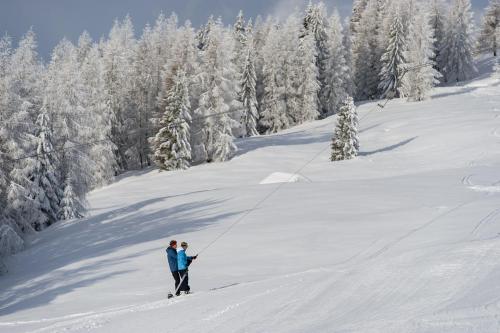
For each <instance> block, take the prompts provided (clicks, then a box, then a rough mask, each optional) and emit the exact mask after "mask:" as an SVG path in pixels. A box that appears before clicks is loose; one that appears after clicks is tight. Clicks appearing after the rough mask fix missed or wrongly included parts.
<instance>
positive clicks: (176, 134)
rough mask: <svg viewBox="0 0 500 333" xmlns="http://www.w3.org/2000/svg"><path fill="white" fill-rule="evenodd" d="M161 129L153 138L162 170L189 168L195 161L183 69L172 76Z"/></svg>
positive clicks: (155, 157)
mask: <svg viewBox="0 0 500 333" xmlns="http://www.w3.org/2000/svg"><path fill="white" fill-rule="evenodd" d="M166 88H167V92H166V94H165V101H164V102H163V105H165V113H164V115H163V118H162V120H161V122H160V125H161V126H162V127H161V129H160V130H159V131H158V133H157V134H156V137H155V139H154V141H153V147H154V160H155V163H156V164H157V165H158V167H159V168H160V169H161V170H167V171H169V170H176V169H187V168H189V166H190V161H191V145H190V123H191V115H190V110H189V109H190V104H189V92H188V82H187V80H186V76H185V73H184V72H183V71H182V70H179V71H177V73H176V75H175V76H174V77H173V78H171V79H170V80H169V83H168V84H167V86H166Z"/></svg>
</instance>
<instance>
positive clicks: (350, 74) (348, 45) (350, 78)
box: [342, 18, 356, 96]
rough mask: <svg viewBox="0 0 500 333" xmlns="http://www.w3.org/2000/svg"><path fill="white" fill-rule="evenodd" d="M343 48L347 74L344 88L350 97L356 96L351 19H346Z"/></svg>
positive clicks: (343, 28) (343, 29) (343, 30)
mask: <svg viewBox="0 0 500 333" xmlns="http://www.w3.org/2000/svg"><path fill="white" fill-rule="evenodd" d="M342 46H343V47H344V59H345V62H346V66H347V72H346V73H345V75H346V77H344V79H343V81H344V88H345V90H346V92H347V94H348V95H349V96H354V94H355V92H356V87H355V86H354V69H353V63H352V60H353V59H352V33H351V30H350V28H349V18H346V19H345V21H344V25H343V27H342Z"/></svg>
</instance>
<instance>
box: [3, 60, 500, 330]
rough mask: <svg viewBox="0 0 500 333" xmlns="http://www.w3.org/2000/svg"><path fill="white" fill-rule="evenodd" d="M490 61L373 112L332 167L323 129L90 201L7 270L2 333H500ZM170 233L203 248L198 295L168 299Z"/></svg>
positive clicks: (124, 184) (134, 177)
mask: <svg viewBox="0 0 500 333" xmlns="http://www.w3.org/2000/svg"><path fill="white" fill-rule="evenodd" d="M481 65H482V66H484V68H486V71H485V72H486V74H484V75H482V76H481V77H480V78H478V79H477V80H474V81H471V82H468V83H466V84H463V85H459V86H455V87H445V88H438V89H436V90H435V92H434V94H433V98H432V99H431V100H429V101H426V102H422V103H405V102H403V101H393V102H391V103H389V104H388V105H387V107H386V108H384V109H383V110H376V111H373V112H370V110H373V108H374V106H375V104H373V103H368V104H364V105H363V106H361V107H360V108H359V113H360V117H361V118H362V122H361V136H360V137H361V145H362V149H361V154H360V156H359V158H357V159H355V160H352V161H345V162H340V163H331V162H329V160H328V158H329V152H330V151H329V149H328V145H329V144H330V139H331V135H332V132H333V126H334V122H335V119H334V118H329V119H325V120H322V121H317V122H314V123H310V124H307V125H304V126H300V127H297V128H294V129H291V130H289V131H286V132H283V133H280V134H278V135H274V136H263V137H256V138H251V139H246V140H242V141H240V142H239V143H238V146H239V149H240V150H239V155H238V156H237V157H236V158H234V159H233V160H232V161H230V162H228V163H221V164H212V165H202V166H198V167H194V168H192V169H190V170H187V171H182V172H172V173H158V172H157V171H155V170H147V171H145V172H140V173H136V174H129V175H127V176H126V177H123V178H122V179H120V180H119V181H118V182H116V183H115V184H113V185H111V186H109V187H107V188H104V189H101V190H99V191H95V192H93V193H92V194H91V195H90V198H89V201H90V205H91V207H92V209H91V216H90V217H89V218H87V219H84V220H81V221H73V222H64V223H59V224H57V225H55V226H54V227H51V228H49V229H48V230H46V231H44V232H42V233H41V234H40V235H38V236H37V237H36V238H35V239H34V240H33V244H32V245H31V247H30V248H29V249H28V250H26V251H24V252H22V253H20V254H18V255H16V256H14V257H12V258H11V259H10V261H9V262H8V264H9V268H10V273H9V274H8V275H7V276H4V277H1V278H0V331H1V332H12V333H14V332H75V331H78V332H86V331H91V332H450V333H451V332H453V333H456V332H498V331H499V330H500V324H499V320H498V316H499V315H500V283H499V281H500V237H499V236H500V149H499V148H500V81H498V80H497V79H495V78H493V77H492V76H491V74H488V72H487V70H488V69H489V67H491V63H490V62H489V61H484V62H483V63H482V64H481ZM369 112H370V113H369ZM319 152H322V153H321V154H320V155H319V156H318V157H317V158H314V157H315V156H316V155H317V154H318V153H319ZM308 161H311V162H310V163H309V164H307V165H306V166H304V165H305V163H306V162H308ZM299 169H301V170H300V172H298V174H296V173H297V171H298V170H299ZM287 178H288V179H287ZM291 178H293V179H291ZM277 187H279V188H278V189H277ZM270 193H273V194H272V195H271V196H270V197H269V198H267V199H266V200H265V201H264V202H262V204H260V205H259V206H258V207H257V208H256V209H255V210H252V211H250V212H249V210H250V209H252V208H253V207H255V205H256V204H257V203H258V202H259V201H261V200H262V199H263V198H266V196H269V194H270ZM245 214H246V216H245V218H244V219H243V220H242V221H241V222H240V223H238V224H236V225H234V222H235V221H237V220H238V219H239V218H240V217H241V216H242V215H245ZM231 227H232V229H230V230H229V231H228V228H231ZM226 231H228V232H227V233H226V234H223V235H222V236H221V237H220V239H219V240H218V241H217V242H215V243H213V244H212V245H210V244H211V242H212V241H213V240H214V239H216V238H217V237H219V236H220V235H221V234H222V233H224V232H226ZM172 238H175V239H177V240H179V241H182V240H185V241H188V242H189V243H190V248H189V250H188V252H190V253H191V254H195V253H196V252H199V251H202V252H201V254H200V256H199V259H198V260H197V261H196V262H195V263H194V264H193V266H192V267H191V270H190V282H191V283H190V284H191V287H192V289H193V290H194V291H195V292H194V294H192V295H189V296H182V297H179V298H175V299H172V300H167V299H166V296H167V292H168V291H169V290H170V289H171V288H172V282H173V280H172V277H171V275H170V273H169V271H168V267H167V264H166V258H165V253H164V249H165V248H166V247H167V244H168V241H169V240H170V239H172ZM207 246H209V247H208V248H207Z"/></svg>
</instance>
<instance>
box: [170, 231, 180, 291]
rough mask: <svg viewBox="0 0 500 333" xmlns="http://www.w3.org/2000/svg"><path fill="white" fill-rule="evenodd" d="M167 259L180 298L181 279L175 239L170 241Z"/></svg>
mask: <svg viewBox="0 0 500 333" xmlns="http://www.w3.org/2000/svg"><path fill="white" fill-rule="evenodd" d="M167 259H168V266H169V267H170V272H172V276H173V277H174V281H175V290H177V293H176V294H177V296H179V295H180V291H179V290H178V289H177V288H178V287H179V283H180V282H181V278H180V276H179V267H178V265H177V241H176V240H175V239H173V240H171V241H170V246H169V247H168V248H167Z"/></svg>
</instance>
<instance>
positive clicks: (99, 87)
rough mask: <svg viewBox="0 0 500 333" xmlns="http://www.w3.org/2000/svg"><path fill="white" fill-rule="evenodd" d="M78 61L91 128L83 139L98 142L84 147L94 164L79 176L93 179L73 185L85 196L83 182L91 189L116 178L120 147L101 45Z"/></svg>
mask: <svg viewBox="0 0 500 333" xmlns="http://www.w3.org/2000/svg"><path fill="white" fill-rule="evenodd" d="M80 45H81V43H79V47H78V48H79V49H80ZM78 62H79V72H80V79H81V82H82V87H83V91H82V92H81V96H82V99H81V101H80V102H81V105H82V107H83V109H84V110H85V114H86V117H85V119H84V123H85V124H86V129H88V130H89V132H88V133H87V134H86V138H84V139H82V138H80V139H79V140H82V141H80V142H84V141H86V142H88V141H92V142H95V143H94V144H93V145H91V146H90V147H85V148H86V149H84V150H83V152H84V153H85V154H88V160H89V161H91V163H90V164H88V163H86V166H87V167H89V170H87V171H86V173H85V174H83V175H82V174H79V175H78V178H79V179H80V180H82V178H83V176H84V175H86V176H89V177H90V179H89V180H88V181H87V180H84V181H78V182H76V183H77V184H78V186H76V188H75V186H73V191H74V192H76V193H78V194H79V195H82V194H85V193H86V191H87V190H88V188H87V189H84V188H81V186H80V185H86V184H89V185H90V188H91V189H93V188H97V187H101V186H104V185H107V184H109V183H110V182H111V181H112V180H113V179H114V176H115V174H117V173H118V170H119V169H118V165H117V161H116V159H115V154H114V152H115V151H116V146H115V145H114V144H113V142H112V141H111V140H110V138H112V124H113V116H114V114H113V112H112V110H111V106H110V104H108V103H107V101H109V96H108V95H107V91H106V89H105V81H104V64H103V61H102V57H101V55H100V51H99V49H98V46H97V45H92V47H91V48H90V50H89V51H88V52H86V55H85V57H82V58H81V59H80V60H79V61H78ZM89 121H90V122H91V126H90V125H89V123H88V122H89ZM67 157H69V156H67ZM79 200H80V201H83V200H84V198H83V197H79Z"/></svg>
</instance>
